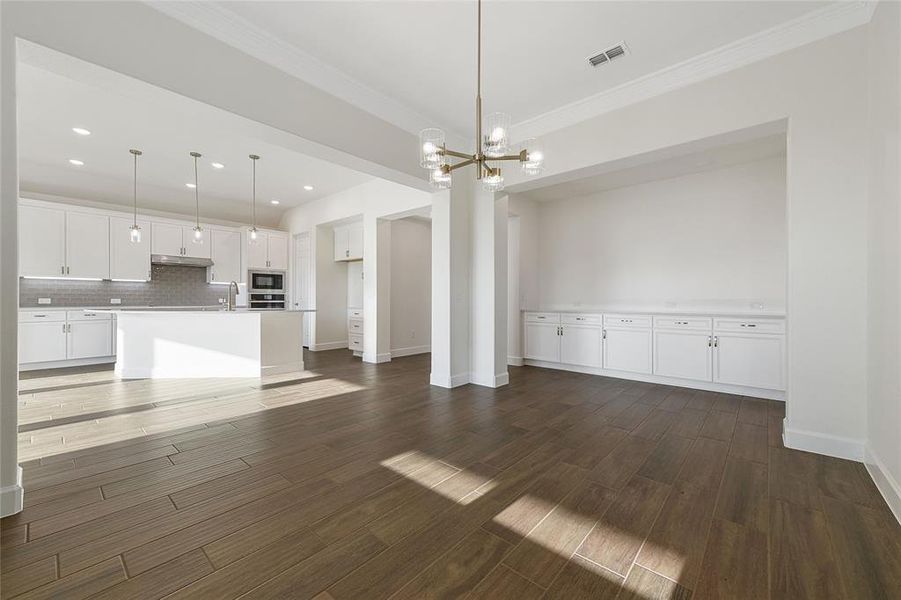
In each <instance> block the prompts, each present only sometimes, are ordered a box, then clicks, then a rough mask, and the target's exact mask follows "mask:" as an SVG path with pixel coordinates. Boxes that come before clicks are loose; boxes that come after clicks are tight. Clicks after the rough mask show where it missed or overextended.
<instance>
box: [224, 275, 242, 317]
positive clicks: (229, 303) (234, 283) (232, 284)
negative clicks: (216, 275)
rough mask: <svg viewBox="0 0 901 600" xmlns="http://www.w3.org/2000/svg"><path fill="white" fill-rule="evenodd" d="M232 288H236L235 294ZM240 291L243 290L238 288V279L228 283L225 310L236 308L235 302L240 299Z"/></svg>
mask: <svg viewBox="0 0 901 600" xmlns="http://www.w3.org/2000/svg"><path fill="white" fill-rule="evenodd" d="M232 290H234V294H232ZM240 293H241V290H240V289H238V282H237V281H232V282H230V283H229V284H228V298H227V299H226V301H227V303H226V305H225V310H235V303H236V302H237V301H238V294H240Z"/></svg>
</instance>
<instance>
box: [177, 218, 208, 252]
mask: <svg viewBox="0 0 901 600" xmlns="http://www.w3.org/2000/svg"><path fill="white" fill-rule="evenodd" d="M181 238H182V239H183V240H184V242H183V244H184V247H185V256H190V257H191V258H210V256H211V253H210V245H211V244H210V230H209V229H206V228H204V230H203V238H202V239H203V243H202V244H195V243H194V226H193V225H192V226H190V227H188V226H185V227H182V228H181Z"/></svg>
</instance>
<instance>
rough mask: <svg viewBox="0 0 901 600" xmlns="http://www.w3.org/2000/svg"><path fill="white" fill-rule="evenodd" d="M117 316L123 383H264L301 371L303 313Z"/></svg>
mask: <svg viewBox="0 0 901 600" xmlns="http://www.w3.org/2000/svg"><path fill="white" fill-rule="evenodd" d="M114 312H116V313H117V314H116V344H117V345H116V348H117V352H116V375H118V376H119V377H121V378H123V379H144V378H156V379H164V378H165V379H171V378H201V377H263V376H266V375H276V374H280V373H289V372H293V371H302V370H303V368H304V366H303V312H300V311H270V312H262V311H260V312H255V311H247V310H243V311H242V310H237V311H224V310H223V311H177V310H176V311H168V310H160V311H154V310H148V311H142V310H122V311H114Z"/></svg>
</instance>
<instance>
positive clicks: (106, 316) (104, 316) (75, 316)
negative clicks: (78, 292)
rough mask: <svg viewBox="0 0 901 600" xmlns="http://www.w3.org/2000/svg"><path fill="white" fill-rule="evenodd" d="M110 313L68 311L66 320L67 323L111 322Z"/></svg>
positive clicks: (111, 316) (111, 315)
mask: <svg viewBox="0 0 901 600" xmlns="http://www.w3.org/2000/svg"><path fill="white" fill-rule="evenodd" d="M112 318H113V314H112V313H108V312H94V311H92V310H68V311H66V319H68V320H69V321H111V320H112Z"/></svg>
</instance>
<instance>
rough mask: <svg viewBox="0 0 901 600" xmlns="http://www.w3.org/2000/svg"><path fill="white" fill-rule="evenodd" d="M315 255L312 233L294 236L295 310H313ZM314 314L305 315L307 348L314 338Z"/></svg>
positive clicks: (304, 342)
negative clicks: (311, 239) (312, 329)
mask: <svg viewBox="0 0 901 600" xmlns="http://www.w3.org/2000/svg"><path fill="white" fill-rule="evenodd" d="M312 261H313V253H312V248H311V243H310V233H309V232H303V233H298V234H297V235H295V236H294V290H293V294H292V296H293V306H294V308H295V309H312V308H313V301H312V297H311V296H312V291H313V285H312V276H313V262H312ZM312 315H313V313H304V315H303V345H304V347H305V348H309V347H310V342H311V340H312V336H311V335H310V329H311V327H312V322H313V319H312V318H311V317H312Z"/></svg>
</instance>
